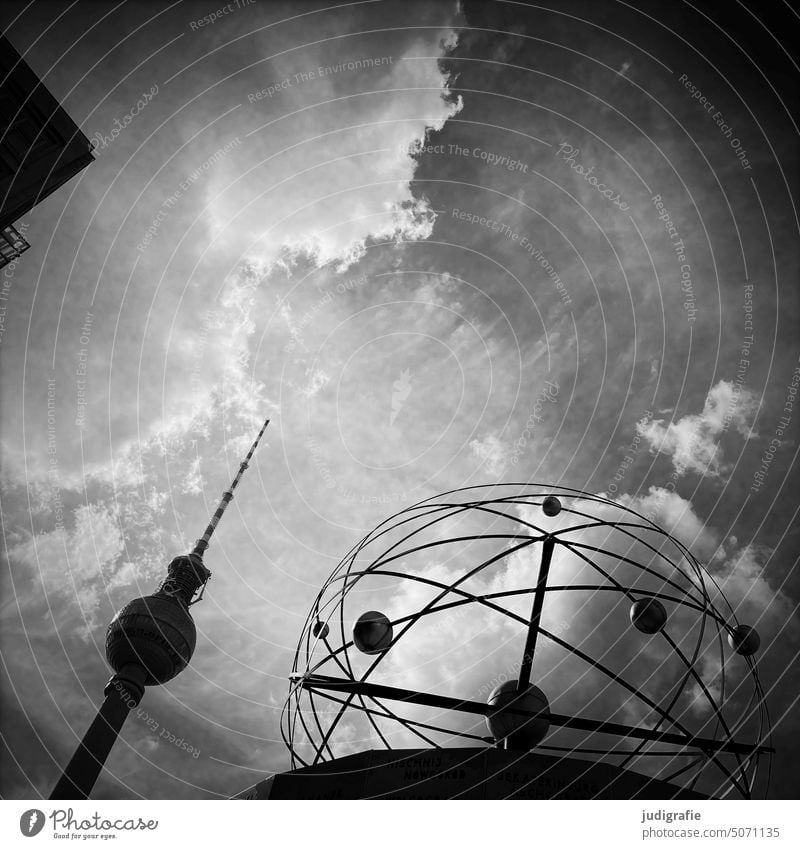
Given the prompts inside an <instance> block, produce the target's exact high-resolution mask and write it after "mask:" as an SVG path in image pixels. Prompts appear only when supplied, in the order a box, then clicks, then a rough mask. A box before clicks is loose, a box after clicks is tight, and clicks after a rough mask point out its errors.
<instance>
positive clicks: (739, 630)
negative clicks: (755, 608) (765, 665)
mask: <svg viewBox="0 0 800 849" xmlns="http://www.w3.org/2000/svg"><path fill="white" fill-rule="evenodd" d="M728 643H729V644H730V647H731V648H732V649H733V650H734V651H735V652H736V653H737V654H741V655H744V656H745V657H747V656H748V655H751V654H755V653H756V652H757V651H758V647H759V646H760V645H761V637H759V636H758V631H756V629H755V628H751V627H750V626H749V625H737V626H736V627H735V628H734V629H733V630H732V631H731V632H730V633H729V634H728Z"/></svg>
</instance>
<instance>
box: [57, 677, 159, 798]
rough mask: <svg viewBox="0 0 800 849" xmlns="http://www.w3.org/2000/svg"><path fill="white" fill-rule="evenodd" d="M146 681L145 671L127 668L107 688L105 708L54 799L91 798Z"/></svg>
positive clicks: (102, 706) (74, 758) (85, 738)
mask: <svg viewBox="0 0 800 849" xmlns="http://www.w3.org/2000/svg"><path fill="white" fill-rule="evenodd" d="M146 678H147V670H146V669H145V668H144V667H142V666H138V665H136V664H128V665H127V666H125V667H123V669H122V671H120V672H118V673H117V674H116V675H114V676H113V677H112V678H111V680H110V681H109V682H108V684H106V688H105V690H104V691H103V694H104V695H105V699H104V700H103V704H102V705H100V709H99V710H98V711H97V716H96V717H95V718H94V721H93V722H92V724H91V725H90V726H89V728H88V730H87V731H86V733H85V734H84V735H83V739H82V740H81V742H80V745H79V746H78V748H77V749H76V750H75V754H74V755H73V756H72V759H71V760H70V762H69V763H68V764H67V767H66V769H65V770H64V774H63V775H62V776H61V778H60V779H59V780H58V784H56V786H55V787H54V788H53V792H52V793H51V794H50V798H51V799H88V798H89V794H90V793H91V792H92V788H93V787H94V785H95V782H96V781H97V778H98V776H99V775H100V771H101V770H102V769H103V766H104V764H105V762H106V759H107V758H108V755H109V753H110V752H111V749H112V747H113V745H114V743H115V741H116V739H117V737H118V736H119V732H120V731H121V730H122V726H123V725H124V724H125V720H126V719H127V717H128V714H129V713H130V712H131V710H132V709H133V708H135V707H136V705H138V704H139V702H140V700H141V698H142V696H143V695H144V682H145V679H146Z"/></svg>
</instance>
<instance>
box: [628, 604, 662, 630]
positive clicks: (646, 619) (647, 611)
mask: <svg viewBox="0 0 800 849" xmlns="http://www.w3.org/2000/svg"><path fill="white" fill-rule="evenodd" d="M630 618H631V624H632V625H633V627H634V628H636V629H637V630H639V631H641V632H642V633H643V634H657V633H658V632H659V631H660V630H661V629H662V628H663V627H664V625H666V623H667V610H666V608H665V607H664V605H663V604H662V603H661V602H660V601H659V600H658V599H657V598H640V599H639V600H638V601H635V602H634V603H633V604H632V605H631V612H630Z"/></svg>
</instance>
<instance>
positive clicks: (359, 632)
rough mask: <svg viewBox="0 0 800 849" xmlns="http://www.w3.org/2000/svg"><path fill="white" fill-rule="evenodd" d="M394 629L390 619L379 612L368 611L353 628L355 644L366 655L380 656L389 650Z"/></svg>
mask: <svg viewBox="0 0 800 849" xmlns="http://www.w3.org/2000/svg"><path fill="white" fill-rule="evenodd" d="M392 636H393V629H392V623H391V622H390V621H389V619H388V618H387V617H386V616H385V615H384V614H383V613H381V612H380V611H378V610H368V611H367V612H366V613H362V614H361V616H359V617H358V620H357V621H356V624H355V625H354V626H353V642H354V643H355V645H356V648H357V649H358V650H359V651H361V652H364V654H380V653H381V652H384V651H386V649H388V648H389V646H390V645H391V642H392Z"/></svg>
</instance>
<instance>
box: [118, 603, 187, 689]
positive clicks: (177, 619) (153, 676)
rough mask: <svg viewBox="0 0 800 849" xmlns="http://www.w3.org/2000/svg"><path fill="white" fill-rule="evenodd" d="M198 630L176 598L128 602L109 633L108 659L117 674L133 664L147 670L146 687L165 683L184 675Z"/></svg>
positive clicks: (185, 608)
mask: <svg viewBox="0 0 800 849" xmlns="http://www.w3.org/2000/svg"><path fill="white" fill-rule="evenodd" d="M196 642H197V630H196V628H195V624H194V620H193V619H192V617H191V614H190V613H189V610H188V608H187V607H186V605H184V604H183V603H182V602H181V601H179V600H178V599H176V598H170V597H167V596H161V595H149V596H145V597H144V598H135V599H134V600H133V601H130V602H128V604H126V605H125V606H124V607H123V608H122V609H121V610H120V611H119V613H117V615H116V616H115V617H114V618H113V619H112V620H111V624H110V625H109V626H108V631H107V632H106V659H107V660H108V663H109V665H110V666H111V668H112V669H113V670H114V671H115V672H120V671H121V670H122V668H123V667H124V666H126V665H127V664H129V663H133V664H137V665H139V666H143V667H144V668H145V669H146V670H147V678H146V679H145V682H144V683H145V686H148V687H149V686H152V685H154V684H163V683H165V682H166V681H169V680H170V679H172V678H174V677H175V676H176V675H178V673H180V672H182V671H183V670H184V669H185V668H186V666H187V665H188V664H189V661H190V660H191V658H192V654H194V648H195V644H196Z"/></svg>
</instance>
